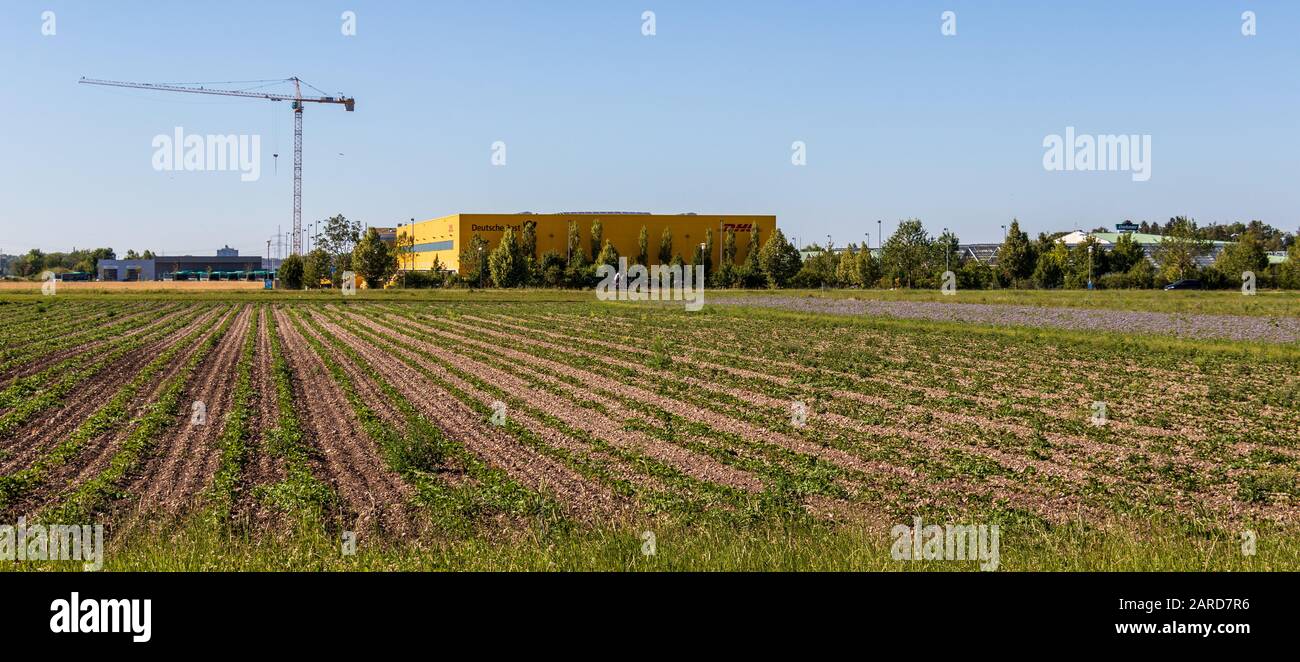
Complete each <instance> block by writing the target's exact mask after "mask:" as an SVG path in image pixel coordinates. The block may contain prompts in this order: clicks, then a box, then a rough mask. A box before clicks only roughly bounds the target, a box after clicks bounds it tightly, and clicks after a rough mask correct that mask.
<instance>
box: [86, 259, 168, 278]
mask: <svg viewBox="0 0 1300 662" xmlns="http://www.w3.org/2000/svg"><path fill="white" fill-rule="evenodd" d="M154 266H155V261H154V260H100V261H99V264H98V265H97V266H96V268H95V270H96V271H97V272H98V273H97V274H95V275H96V276H97V277H98V278H99V279H100V280H109V278H107V276H108V275H109V274H110V273H112V272H114V270H116V272H115V277H114V278H112V280H118V281H123V280H126V279H127V273H128V271H130V270H132V269H135V270H138V272H139V276H138V277H137V280H154V279H155V278H156V273H155V270H154Z"/></svg>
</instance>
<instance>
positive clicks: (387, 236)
mask: <svg viewBox="0 0 1300 662" xmlns="http://www.w3.org/2000/svg"><path fill="white" fill-rule="evenodd" d="M375 229H376V230H378V231H379V240H380V241H382V242H384V243H385V244H388V245H389V246H392V245H393V244H395V243H397V228H380V227H377V228H375Z"/></svg>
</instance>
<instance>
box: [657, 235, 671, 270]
mask: <svg viewBox="0 0 1300 662" xmlns="http://www.w3.org/2000/svg"><path fill="white" fill-rule="evenodd" d="M672 259H673V231H672V230H670V229H668V228H664V233H663V234H662V235H659V264H668V263H669V262H671V261H672Z"/></svg>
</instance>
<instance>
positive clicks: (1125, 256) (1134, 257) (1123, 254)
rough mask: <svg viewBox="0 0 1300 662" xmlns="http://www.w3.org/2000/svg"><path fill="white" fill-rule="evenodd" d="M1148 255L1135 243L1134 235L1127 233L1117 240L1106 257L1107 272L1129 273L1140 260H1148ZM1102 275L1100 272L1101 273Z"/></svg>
mask: <svg viewBox="0 0 1300 662" xmlns="http://www.w3.org/2000/svg"><path fill="white" fill-rule="evenodd" d="M1146 258H1147V254H1146V252H1145V251H1143V250H1142V246H1141V245H1140V244H1138V243H1137V242H1136V241H1133V235H1131V234H1129V233H1127V232H1125V233H1124V234H1121V235H1120V236H1119V239H1116V240H1115V245H1114V246H1112V247H1111V249H1110V253H1109V254H1108V255H1107V256H1106V261H1107V264H1106V270H1107V271H1112V272H1118V273H1128V271H1129V269H1132V268H1133V265H1135V264H1137V263H1138V261H1139V260H1146ZM1099 273H1100V272H1099Z"/></svg>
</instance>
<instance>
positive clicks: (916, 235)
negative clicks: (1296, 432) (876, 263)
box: [881, 218, 943, 287]
mask: <svg viewBox="0 0 1300 662" xmlns="http://www.w3.org/2000/svg"><path fill="white" fill-rule="evenodd" d="M935 254H936V251H935V250H934V239H932V238H931V237H930V234H929V233H928V232H926V231H925V227H924V226H923V225H921V221H920V220H919V219H915V218H913V219H908V220H906V221H903V222H902V223H899V224H898V229H897V230H895V231H894V234H893V235H892V236H890V237H889V240H888V241H886V242H885V245H884V248H882V249H881V270H882V271H883V272H884V275H885V277H887V278H889V280H890V282H893V283H895V284H897V285H899V286H902V287H913V286H923V285H925V284H926V283H928V282H929V280H930V278H931V275H932V274H931V272H932V271H933V266H934V257H935ZM939 257H940V258H941V259H942V254H939ZM939 266H940V267H942V266H943V264H942V263H940V264H939Z"/></svg>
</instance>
